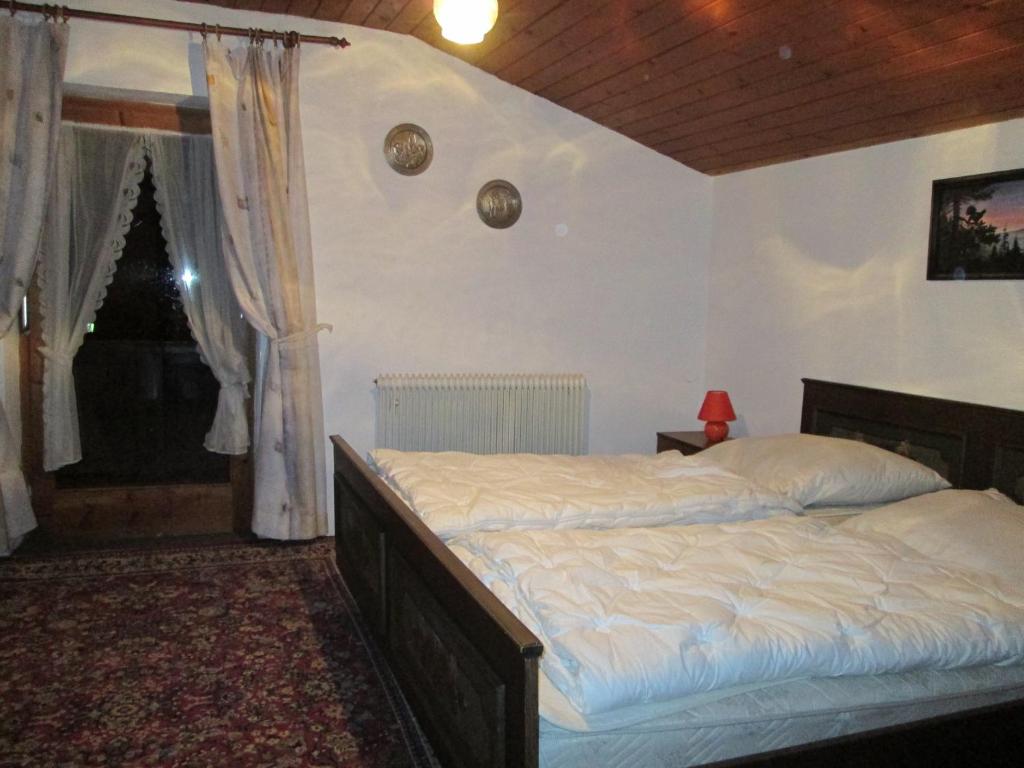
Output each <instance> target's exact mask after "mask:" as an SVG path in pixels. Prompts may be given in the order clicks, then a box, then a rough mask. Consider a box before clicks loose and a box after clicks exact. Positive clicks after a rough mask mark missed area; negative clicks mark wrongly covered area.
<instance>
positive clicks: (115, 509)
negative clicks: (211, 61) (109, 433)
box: [20, 95, 253, 539]
mask: <svg viewBox="0 0 1024 768" xmlns="http://www.w3.org/2000/svg"><path fill="white" fill-rule="evenodd" d="M63 118H64V119H65V120H69V121H72V122H79V123H92V124H97V125H112V126H123V127H131V128H152V129H158V130H170V131H176V132H180V133H207V134H208V133H210V114H209V112H208V111H207V110H202V109H194V108H183V107H180V106H175V105H168V104H151V103H142V102H133V101H113V100H106V99H94V98H87V97H82V96H74V95H68V96H65V98H64V103H63ZM28 298H29V301H28V304H29V317H30V318H32V319H31V321H30V323H29V329H28V332H27V333H25V334H23V335H22V337H21V347H20V361H21V412H22V414H23V416H22V456H23V464H24V466H25V470H26V480H27V481H28V484H29V487H30V488H31V489H32V506H33V508H34V510H35V513H36V518H37V520H38V522H39V527H40V529H42V530H43V531H44V532H45V533H46V534H47V535H49V536H51V537H53V538H59V539H97V538H125V537H132V538H134V537H146V536H162V535H180V534H199V533H226V532H230V531H234V532H236V533H248V532H249V531H250V530H251V525H252V497H253V491H252V461H251V453H250V454H248V455H245V456H232V457H231V461H230V481H229V482H228V483H203V484H174V485H153V486H117V487H104V488H58V487H57V484H56V480H55V477H54V473H52V472H46V471H45V470H44V469H43V417H42V401H43V365H44V360H43V357H42V355H41V354H40V353H39V348H40V347H41V346H42V335H41V330H40V326H39V323H38V322H36V321H35V318H37V317H38V307H39V288H38V283H37V281H33V285H32V287H31V289H30V290H29V297H28Z"/></svg>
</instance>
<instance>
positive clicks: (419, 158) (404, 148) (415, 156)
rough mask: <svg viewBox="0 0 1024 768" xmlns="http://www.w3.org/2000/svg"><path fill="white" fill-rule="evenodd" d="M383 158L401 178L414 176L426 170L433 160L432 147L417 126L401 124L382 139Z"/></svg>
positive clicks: (428, 139) (425, 135) (424, 133)
mask: <svg viewBox="0 0 1024 768" xmlns="http://www.w3.org/2000/svg"><path fill="white" fill-rule="evenodd" d="M384 158H385V159H386V160H387V161H388V165H390V166H391V167H392V168H394V169H395V170H396V171H398V172H399V173H400V174H402V175H403V176H415V175H416V174H418V173H423V172H424V171H425V170H427V166H429V165H430V161H431V160H432V159H433V158H434V145H433V143H432V142H431V141H430V135H429V134H428V133H427V132H426V131H425V130H423V129H422V128H420V127H419V126H418V125H413V124H412V123H402V124H401V125H396V126H395V127H394V128H392V129H391V130H390V131H388V135H387V136H386V137H385V138H384Z"/></svg>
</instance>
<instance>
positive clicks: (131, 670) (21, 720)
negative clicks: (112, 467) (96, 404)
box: [0, 541, 432, 768]
mask: <svg viewBox="0 0 1024 768" xmlns="http://www.w3.org/2000/svg"><path fill="white" fill-rule="evenodd" d="M332 555H333V542H330V541H320V542H316V543H313V544H294V545H288V546H282V545H277V546H274V545H259V544H244V543H229V544H218V545H214V546H193V547H172V548H162V549H158V550H145V551H144V550H120V551H115V550H107V551H103V552H87V553H81V552H77V553H76V552H71V553H64V554H61V555H59V556H57V555H55V556H46V557H41V556H25V557H17V556H16V557H14V558H11V559H10V560H7V561H0V766H3V768H8V767H11V766H160V767H161V768H164V767H169V766H190V767H191V766H195V767H196V768H199V767H200V766H231V767H232V768H246V767H248V766H268V767H270V766H273V767H274V768H287V767H290V766H296V767H298V766H318V767H320V766H323V767H326V766H343V767H344V768H385V767H386V768H400V767H401V768H405V767H407V766H409V767H411V768H420V767H421V766H430V765H431V764H432V761H431V758H430V757H429V756H428V751H427V748H426V747H425V746H424V743H423V741H422V737H421V736H420V734H419V731H418V729H417V727H416V725H415V723H414V722H413V721H412V719H411V717H410V715H409V713H408V710H407V708H406V705H405V702H404V701H403V700H402V699H401V697H400V696H399V695H398V694H397V689H396V688H395V685H394V682H393V680H392V679H391V676H390V674H389V673H388V672H387V670H386V669H384V668H383V667H382V666H381V664H380V662H379V660H378V657H377V654H376V651H375V650H374V649H373V648H372V647H371V646H369V645H368V644H367V643H366V642H365V641H364V638H363V634H362V630H361V627H360V625H359V623H358V620H357V619H356V617H355V616H354V615H353V612H352V609H351V607H350V606H351V602H350V599H349V597H348V594H347V592H346V591H345V588H344V586H343V585H342V583H341V581H340V579H339V577H338V573H337V571H336V569H335V567H334V564H333V562H332V559H331V558H332Z"/></svg>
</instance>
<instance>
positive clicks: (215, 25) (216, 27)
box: [213, 24, 220, 43]
mask: <svg viewBox="0 0 1024 768" xmlns="http://www.w3.org/2000/svg"><path fill="white" fill-rule="evenodd" d="M213 31H214V33H215V34H216V35H217V42H218V43H219V42H220V24H214V25H213Z"/></svg>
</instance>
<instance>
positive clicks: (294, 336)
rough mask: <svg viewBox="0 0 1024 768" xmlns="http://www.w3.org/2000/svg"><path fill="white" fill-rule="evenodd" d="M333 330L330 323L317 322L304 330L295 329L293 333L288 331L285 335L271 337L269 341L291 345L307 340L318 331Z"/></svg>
mask: <svg viewBox="0 0 1024 768" xmlns="http://www.w3.org/2000/svg"><path fill="white" fill-rule="evenodd" d="M333 330H334V326H333V325H331V324H330V323H317V324H316V325H314V326H313V327H312V328H307V329H305V330H304V331H296V332H295V333H290V334H288V335H287V336H281V337H280V338H277V339H271V341H272V342H274V343H275V344H278V345H281V346H291V345H293V344H301V343H304V342H307V341H309V340H310V339H312V338H314V337H315V336H316V335H317V334H318V333H320V331H327V332H328V333H330V332H332V331H333Z"/></svg>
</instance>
